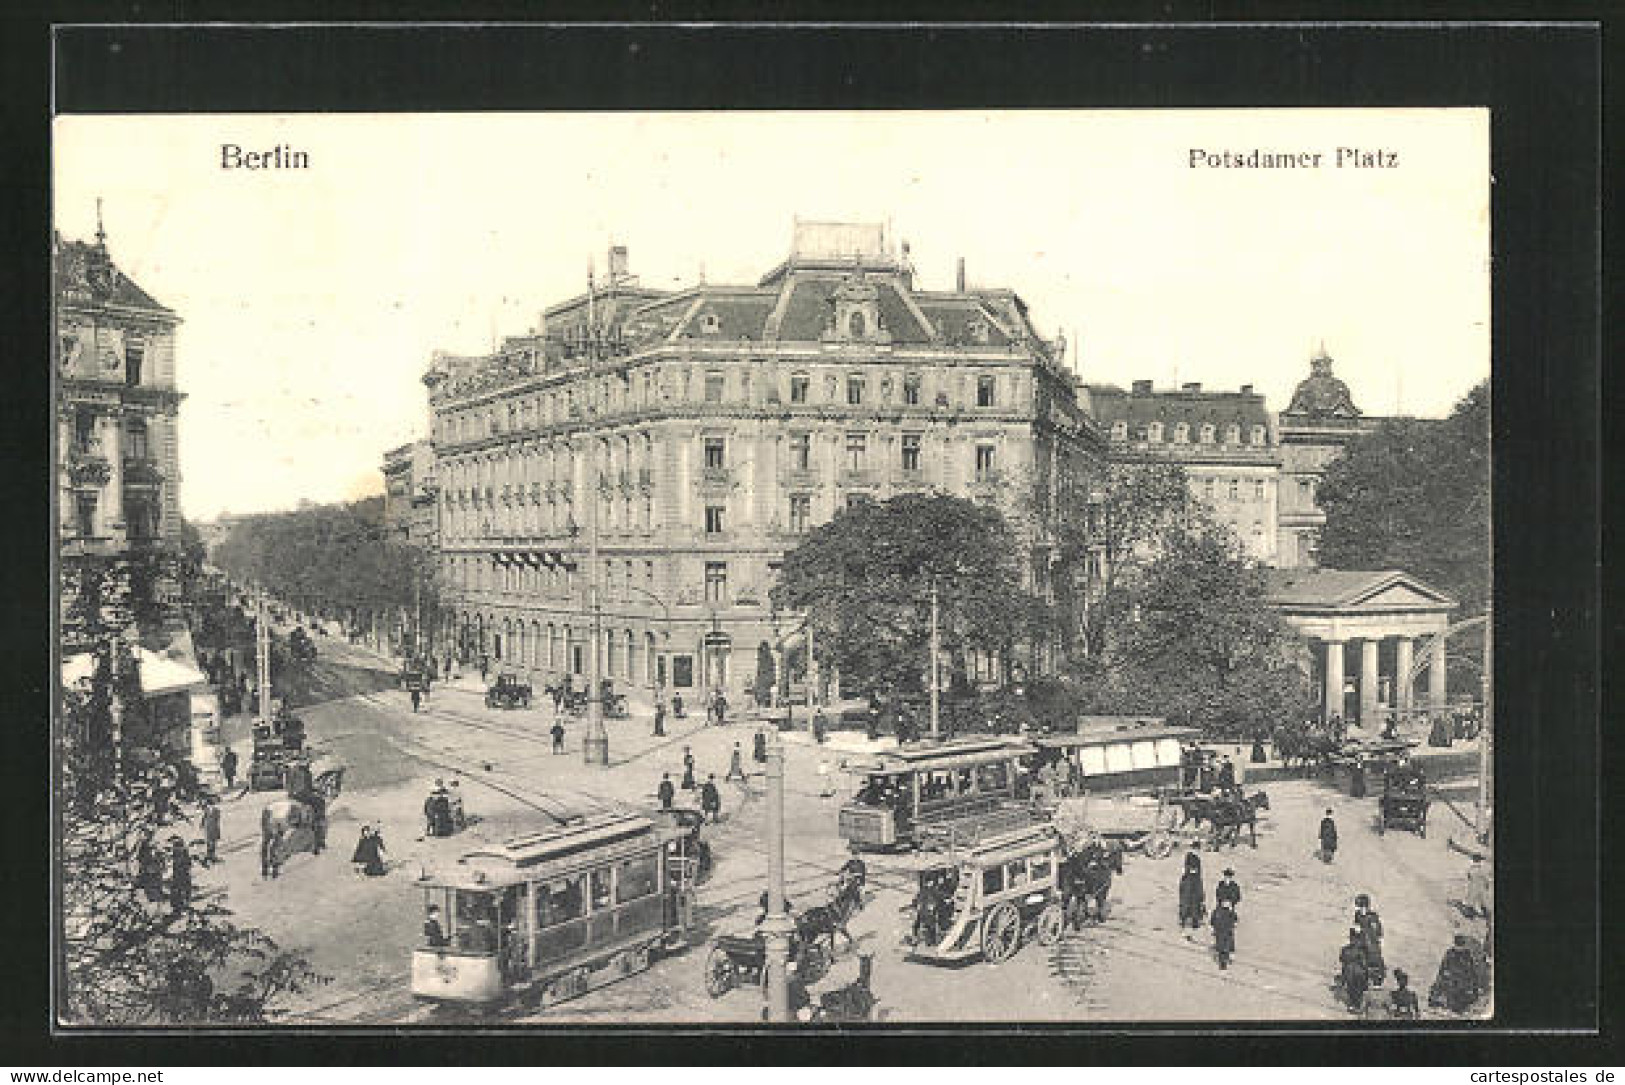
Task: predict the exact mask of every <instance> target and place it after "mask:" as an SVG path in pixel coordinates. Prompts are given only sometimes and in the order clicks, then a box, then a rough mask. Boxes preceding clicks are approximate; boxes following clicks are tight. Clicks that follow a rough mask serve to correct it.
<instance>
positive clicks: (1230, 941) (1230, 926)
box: [1208, 901, 1236, 969]
mask: <svg viewBox="0 0 1625 1085" xmlns="http://www.w3.org/2000/svg"><path fill="white" fill-rule="evenodd" d="M1208 922H1209V923H1210V924H1211V925H1212V926H1213V952H1214V953H1216V954H1217V955H1218V957H1219V967H1220V968H1221V969H1225V968H1229V967H1230V958H1231V956H1233V955H1234V954H1235V952H1236V913H1235V912H1233V911H1231V910H1230V906H1229V905H1228V904H1225V903H1224V902H1223V901H1220V902H1219V903H1217V904H1215V905H1214V906H1213V918H1212V919H1210V920H1209V921H1208Z"/></svg>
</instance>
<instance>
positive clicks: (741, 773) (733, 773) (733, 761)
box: [724, 742, 745, 783]
mask: <svg viewBox="0 0 1625 1085" xmlns="http://www.w3.org/2000/svg"><path fill="white" fill-rule="evenodd" d="M724 779H727V780H738V781H739V782H740V783H744V782H745V752H744V751H743V750H741V749H740V748H739V743H737V742H735V743H734V748H733V753H731V754H729V755H728V775H727V776H725V777H724Z"/></svg>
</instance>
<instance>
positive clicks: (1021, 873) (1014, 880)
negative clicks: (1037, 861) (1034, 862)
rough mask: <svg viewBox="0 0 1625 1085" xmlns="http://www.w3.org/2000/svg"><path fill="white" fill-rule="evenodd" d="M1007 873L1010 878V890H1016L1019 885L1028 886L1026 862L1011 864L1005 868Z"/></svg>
mask: <svg viewBox="0 0 1625 1085" xmlns="http://www.w3.org/2000/svg"><path fill="white" fill-rule="evenodd" d="M1005 873H1006V874H1007V875H1008V877H1009V884H1010V888H1012V889H1014V888H1015V887H1016V886H1018V885H1025V884H1027V863H1026V861H1025V860H1022V859H1017V860H1016V861H1015V862H1013V863H1011V864H1009V865H1008V866H1007V867H1006V868H1005Z"/></svg>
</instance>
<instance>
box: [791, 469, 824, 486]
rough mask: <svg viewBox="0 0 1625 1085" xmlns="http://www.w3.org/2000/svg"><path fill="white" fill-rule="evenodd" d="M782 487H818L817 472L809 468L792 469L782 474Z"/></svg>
mask: <svg viewBox="0 0 1625 1085" xmlns="http://www.w3.org/2000/svg"><path fill="white" fill-rule="evenodd" d="M784 485H785V486H787V487H789V488H791V489H801V490H805V489H811V488H812V487H815V486H817V485H818V472H817V471H814V470H813V469H812V468H810V467H792V468H790V469H789V470H787V471H785V473H784Z"/></svg>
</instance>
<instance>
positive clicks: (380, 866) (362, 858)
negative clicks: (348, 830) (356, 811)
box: [350, 825, 389, 878]
mask: <svg viewBox="0 0 1625 1085" xmlns="http://www.w3.org/2000/svg"><path fill="white" fill-rule="evenodd" d="M385 850H386V849H385V848H384V838H383V837H382V836H379V835H378V832H377V831H376V830H375V829H373V827H372V826H370V825H363V826H361V839H360V840H359V841H357V842H356V846H355V854H354V855H351V856H350V862H352V863H354V864H355V868H356V872H357V873H358V874H365V875H367V876H368V877H373V878H376V877H378V876H379V875H380V874H387V873H389V868H388V867H386V866H385V865H384V851H385Z"/></svg>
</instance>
